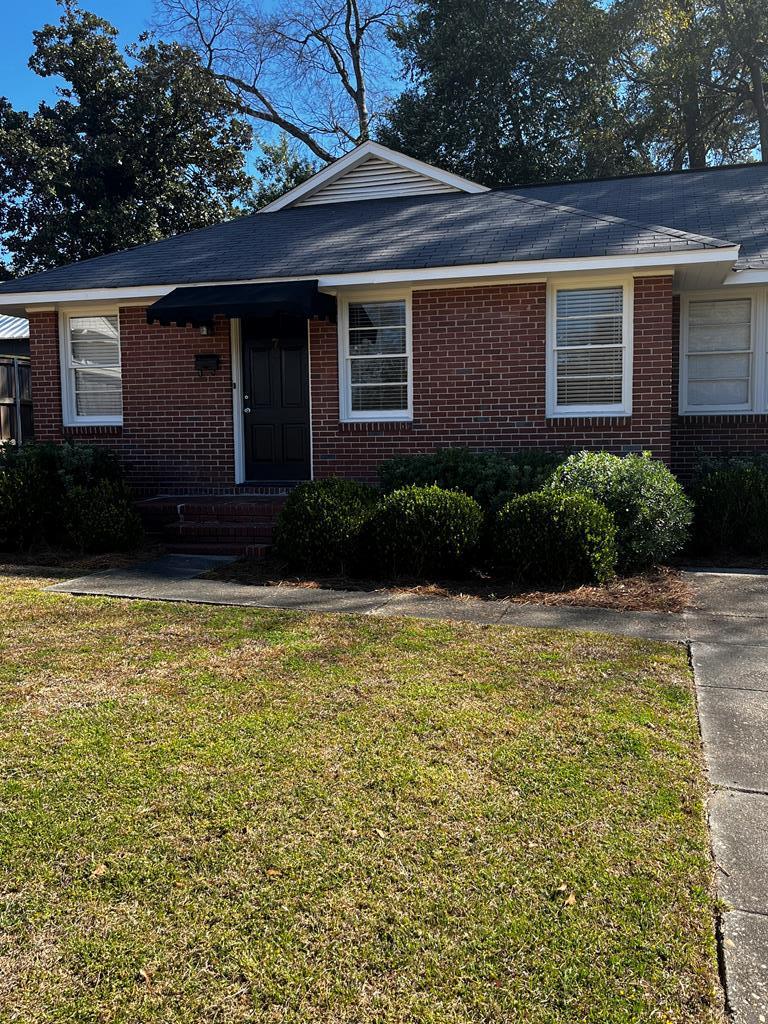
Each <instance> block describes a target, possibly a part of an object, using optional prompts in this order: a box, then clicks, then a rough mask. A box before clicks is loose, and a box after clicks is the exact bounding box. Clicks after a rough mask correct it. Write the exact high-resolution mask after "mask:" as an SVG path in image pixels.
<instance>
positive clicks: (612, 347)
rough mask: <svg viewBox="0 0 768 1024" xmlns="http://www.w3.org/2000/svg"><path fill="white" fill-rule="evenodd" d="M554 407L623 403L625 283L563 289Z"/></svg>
mask: <svg viewBox="0 0 768 1024" xmlns="http://www.w3.org/2000/svg"><path fill="white" fill-rule="evenodd" d="M554 319H555V325H554V335H555V336H554V372H555V386H554V390H555V408H556V410H563V409H568V408H576V409H580V408H581V407H587V408H589V407H593V406H594V407H597V408H608V409H610V408H611V407H616V408H620V407H621V405H622V402H623V396H624V372H625V368H626V367H625V359H626V352H625V349H626V338H625V337H624V288H623V287H622V286H621V285H618V286H612V287H607V288H573V289H570V288H569V289H558V291H557V292H556V298H555V312H554Z"/></svg>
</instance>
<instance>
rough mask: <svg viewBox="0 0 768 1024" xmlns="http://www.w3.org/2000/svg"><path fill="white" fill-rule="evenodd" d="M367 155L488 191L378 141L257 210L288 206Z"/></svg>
mask: <svg viewBox="0 0 768 1024" xmlns="http://www.w3.org/2000/svg"><path fill="white" fill-rule="evenodd" d="M369 156H378V157H381V159H382V160H388V161H389V162H390V163H392V164H395V166H396V167H403V168H405V169H406V170H409V171H414V172H415V173H416V174H423V175H424V176H425V177H427V178H432V179H433V181H439V182H440V184H442V185H452V186H453V187H454V188H457V189H459V191H461V192H473V193H476V192H488V188H487V187H486V186H485V185H478V184H477V182H475V181H469V179H467V178H462V177H461V175H459V174H452V173H451V172H450V171H443V170H441V169H440V168H439V167H433V166H432V164H426V163H424V161H423V160H415V159H414V158H413V157H412V156H406V155H405V153H398V152H397V151H396V150H394V149H389V148H388V147H387V146H382V145H381V144H380V143H379V142H364V143H362V145H360V146H357V147H356V148H355V149H352V150H350V151H349V153H345V154H344V156H342V157H339V159H338V160H334V162H333V163H332V164H328V166H327V167H323V169H322V170H320V171H318V172H317V174H313V175H312V177H311V178H307V180H306V181H303V182H302V183H301V185H297V186H296V188H292V189H291V191H290V192H286V193H285V195H282V196H280V197H279V198H278V199H273V200H272V202H271V203H267V205H266V206H262V208H261V209H260V210H259V213H275V212H276V211H277V210H282V209H284V208H285V207H286V206H292V205H293V203H297V202H298V201H299V200H300V199H304V198H305V197H306V196H308V195H311V194H312V193H313V192H317V190H318V189H320V188H322V187H323V186H324V185H327V184H328V183H329V182H331V181H333V180H334V179H335V178H338V177H339V176H340V175H341V174H346V172H347V171H349V170H350V169H351V168H352V167H354V166H355V165H356V164H359V163H361V161H363V160H366V159H367V158H368V157H369Z"/></svg>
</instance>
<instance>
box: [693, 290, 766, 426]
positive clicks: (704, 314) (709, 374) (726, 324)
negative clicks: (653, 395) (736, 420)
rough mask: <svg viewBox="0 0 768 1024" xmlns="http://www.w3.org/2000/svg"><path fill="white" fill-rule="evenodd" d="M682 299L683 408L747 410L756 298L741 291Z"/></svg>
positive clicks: (750, 394)
mask: <svg viewBox="0 0 768 1024" xmlns="http://www.w3.org/2000/svg"><path fill="white" fill-rule="evenodd" d="M684 301H685V303H686V307H685V317H684V339H683V365H682V373H681V378H682V379H681V409H682V411H684V412H688V413H696V412H705V413H706V412H714V413H717V412H748V411H750V410H751V409H752V407H753V390H754V376H755V375H754V364H755V353H754V350H753V349H754V321H755V300H754V299H753V298H752V296H749V295H739V296H735V297H733V298H731V297H730V296H728V297H726V296H723V297H709V296H706V297H701V298H698V297H697V298H692V297H690V298H689V297H686V299H685V300H684Z"/></svg>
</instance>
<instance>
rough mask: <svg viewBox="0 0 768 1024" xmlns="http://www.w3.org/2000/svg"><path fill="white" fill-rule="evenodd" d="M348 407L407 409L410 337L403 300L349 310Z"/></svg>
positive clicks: (363, 304) (365, 304)
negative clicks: (408, 335)
mask: <svg viewBox="0 0 768 1024" xmlns="http://www.w3.org/2000/svg"><path fill="white" fill-rule="evenodd" d="M347 316H348V326H347V361H348V374H347V380H348V387H349V408H350V410H351V411H352V412H353V413H355V412H358V413H359V412H405V411H407V409H408V372H409V371H408V366H409V360H408V337H407V321H406V307H405V301H404V300H397V301H393V302H351V303H350V304H349V306H348V310H347Z"/></svg>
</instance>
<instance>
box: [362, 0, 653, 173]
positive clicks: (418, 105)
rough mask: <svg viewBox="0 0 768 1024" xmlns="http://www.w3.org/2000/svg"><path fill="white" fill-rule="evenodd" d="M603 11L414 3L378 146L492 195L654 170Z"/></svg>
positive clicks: (565, 3)
mask: <svg viewBox="0 0 768 1024" xmlns="http://www.w3.org/2000/svg"><path fill="white" fill-rule="evenodd" d="M610 29H611V22H610V19H609V17H608V14H607V13H606V10H605V9H604V8H603V6H601V5H600V3H598V2H597V0H417V3H416V4H415V6H414V8H413V12H412V14H411V15H410V16H409V17H408V18H407V19H405V20H403V21H401V23H400V24H399V25H398V27H397V28H396V29H395V30H394V31H393V33H392V34H393V38H394V41H395V43H396V45H397V47H398V49H399V51H400V53H401V55H402V59H403V62H404V66H405V70H406V73H407V75H408V78H409V82H410V84H409V86H408V87H407V88H406V89H405V91H404V92H403V93H402V95H401V96H400V97H399V98H398V99H397V100H396V101H395V103H394V104H393V106H392V108H391V110H390V112H389V115H388V118H387V121H386V123H385V124H384V125H383V126H382V128H381V129H380V131H379V138H380V139H381V141H383V142H385V143H387V144H389V145H393V146H395V147H397V148H400V149H404V150H405V151H406V152H408V153H411V154H413V155H414V156H418V157H421V158H422V159H425V160H428V161H434V162H436V163H439V164H441V165H442V166H445V167H447V168H449V169H451V170H454V171H457V172H459V173H461V174H464V175H466V176H467V177H470V178H472V179H474V180H476V181H479V182H483V183H484V184H488V185H496V184H513V183H516V182H522V181H531V180H545V179H549V178H562V177H568V176H576V175H596V174H610V173H617V172H621V171H628V170H635V169H638V168H639V167H645V166H647V161H646V159H645V157H644V155H643V153H642V152H641V151H640V149H639V146H638V140H637V139H636V137H635V132H634V126H633V125H632V124H631V123H629V122H627V120H626V118H625V116H624V110H623V106H622V103H621V101H620V98H619V94H618V90H617V87H616V83H615V80H614V68H613V65H612V59H611V58H612V54H613V40H612V38H611V36H610Z"/></svg>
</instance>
